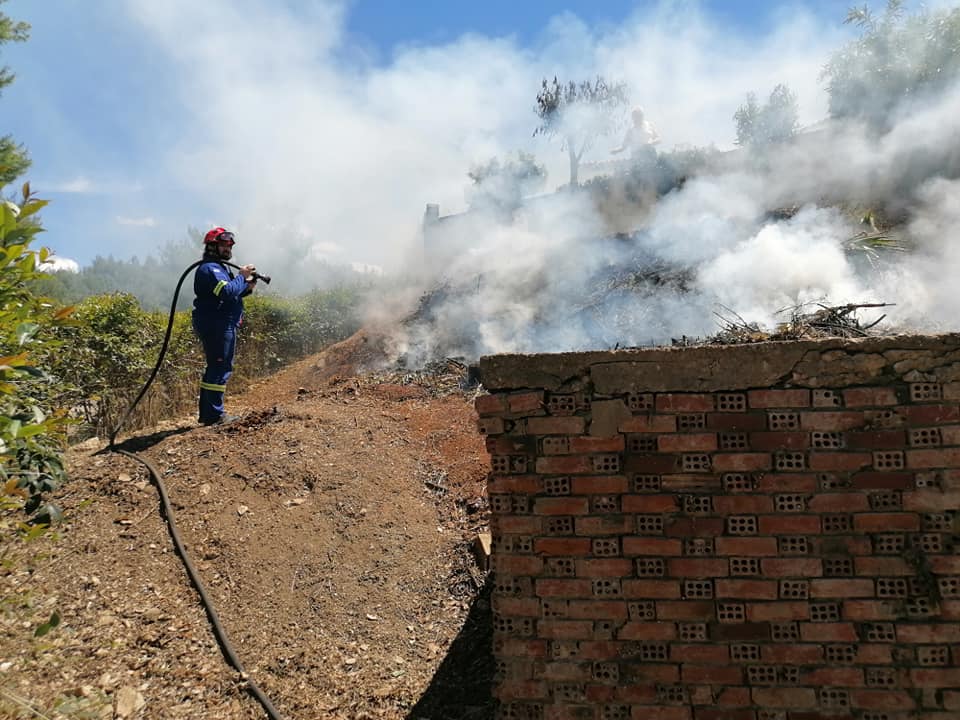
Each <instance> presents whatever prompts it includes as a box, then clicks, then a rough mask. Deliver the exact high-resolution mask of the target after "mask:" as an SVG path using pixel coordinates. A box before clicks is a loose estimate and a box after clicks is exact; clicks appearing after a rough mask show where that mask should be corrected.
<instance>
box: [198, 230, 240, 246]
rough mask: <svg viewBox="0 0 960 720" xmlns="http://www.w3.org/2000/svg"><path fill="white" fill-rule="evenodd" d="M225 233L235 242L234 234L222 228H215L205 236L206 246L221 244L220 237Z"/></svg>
mask: <svg viewBox="0 0 960 720" xmlns="http://www.w3.org/2000/svg"><path fill="white" fill-rule="evenodd" d="M224 233H227V234H228V235H229V236H230V240H233V233H232V232H230V231H229V230H227V229H226V228H222V227H215V228H214V229H213V230H211V231H210V232H208V233H207V234H206V235H204V236H203V244H204V245H212V244H213V243H216V242H220V236H221V235H223V234H224Z"/></svg>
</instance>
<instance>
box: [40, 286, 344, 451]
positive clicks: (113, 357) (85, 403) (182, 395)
mask: <svg viewBox="0 0 960 720" xmlns="http://www.w3.org/2000/svg"><path fill="white" fill-rule="evenodd" d="M359 302H360V292H359V291H358V290H354V289H349V288H343V289H338V290H328V291H321V290H316V291H314V292H312V293H309V294H308V295H305V296H302V297H299V298H296V299H293V300H290V299H286V298H280V297H276V296H271V295H260V294H254V295H251V296H250V297H248V298H247V299H246V301H245V306H246V313H245V317H244V322H243V327H242V328H241V331H240V335H239V338H238V348H237V361H236V368H235V375H234V377H233V378H232V379H231V380H230V383H229V388H230V391H231V392H238V391H240V390H242V389H243V388H244V387H245V386H246V385H247V384H248V383H249V382H251V381H252V380H254V379H256V378H258V377H262V376H263V375H265V374H268V373H270V372H273V371H275V370H277V369H279V368H281V367H283V366H284V365H286V364H288V363H290V362H292V361H294V360H297V359H299V358H302V357H304V356H306V355H309V354H310V353H314V352H317V351H319V350H321V349H322V348H323V347H325V346H327V345H329V344H331V343H333V342H337V341H339V340H342V339H344V338H345V337H348V336H349V335H350V334H352V333H353V332H355V331H356V330H357V328H358V327H359V314H358V306H359ZM168 320H169V313H168V312H167V313H161V312H148V311H145V310H143V309H142V308H141V307H140V304H139V302H138V301H137V299H136V298H135V297H134V296H133V295H131V294H129V293H112V294H109V295H97V296H94V297H89V298H86V299H85V300H83V301H82V302H81V303H79V304H78V305H77V306H76V310H75V312H74V313H73V322H72V324H71V325H70V326H69V327H63V328H60V330H59V334H58V337H59V339H60V341H61V346H62V347H61V350H60V352H58V353H57V354H56V355H55V356H51V357H50V363H51V369H52V373H53V374H54V375H55V376H56V377H57V378H58V380H59V382H60V389H61V394H60V396H59V397H58V401H59V402H60V403H61V405H62V406H64V407H69V408H70V410H71V414H72V415H73V416H74V417H75V418H77V419H78V420H79V421H80V425H79V427H78V429H77V430H76V431H75V432H74V437H75V439H81V438H83V437H88V436H90V435H93V434H96V435H99V436H101V437H106V436H109V435H110V434H111V433H112V432H113V431H114V430H115V428H116V426H117V424H118V423H119V422H120V420H121V418H122V417H123V415H124V414H125V413H126V410H127V408H128V407H129V405H130V403H131V402H132V401H133V400H134V398H135V397H136V396H137V394H138V393H139V392H140V390H141V388H142V387H143V384H144V383H145V382H146V380H147V378H148V377H149V374H150V372H151V370H152V369H153V367H154V365H155V364H156V361H157V358H158V353H159V350H160V345H161V342H162V340H163V336H164V333H165V331H166V327H167V322H168ZM203 367H204V359H203V352H202V350H201V347H200V342H199V340H198V339H197V338H196V336H195V334H194V331H193V328H192V324H191V319H190V312H189V311H181V312H177V313H176V314H175V315H174V326H173V330H172V332H171V335H170V341H169V345H168V347H167V353H166V356H165V358H164V361H163V364H162V365H161V367H160V370H159V372H158V373H157V377H156V379H155V380H154V382H153V384H152V385H151V388H150V391H149V392H148V393H147V394H146V396H145V397H144V398H143V400H141V402H140V404H139V405H138V406H137V409H136V411H135V412H134V413H133V414H132V415H131V417H130V418H129V419H128V420H127V421H126V422H125V424H124V428H123V429H124V430H125V431H132V430H136V429H138V428H142V427H146V426H149V425H152V424H155V423H156V422H157V421H158V420H161V419H165V418H170V417H174V416H176V415H178V414H182V413H188V412H192V411H193V410H194V409H195V406H196V398H197V390H198V382H199V378H200V374H201V373H202V372H203Z"/></svg>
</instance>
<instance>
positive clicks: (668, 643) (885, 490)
mask: <svg viewBox="0 0 960 720" xmlns="http://www.w3.org/2000/svg"><path fill="white" fill-rule="evenodd" d="M480 370H481V377H482V380H483V382H484V384H485V386H486V387H487V389H488V390H490V391H491V394H490V395H485V396H482V397H480V398H478V400H477V403H476V407H477V411H478V413H479V415H480V420H479V425H480V429H481V432H484V433H485V434H486V435H487V446H488V449H489V451H490V454H491V460H492V467H493V472H492V474H491V477H490V480H489V495H490V502H491V505H492V509H493V516H492V521H491V530H492V533H493V555H492V558H491V561H492V562H491V566H492V569H493V571H494V582H495V589H494V595H493V604H494V605H493V607H494V633H495V635H494V653H495V656H496V660H497V669H498V679H497V683H496V694H497V697H498V698H499V700H500V708H499V711H498V712H499V717H500V718H505V719H510V720H513V719H537V720H539V719H540V718H543V719H544V720H561V719H568V718H571V719H572V718H578V719H579V718H583V719H590V720H623V719H627V718H630V719H631V720H826V719H827V718H836V719H844V718H846V719H849V720H907V719H908V718H909V719H910V720H934V719H936V720H947V719H948V718H949V719H951V720H956V719H957V718H960V555H958V547H960V544H958V541H960V512H958V510H960V337H958V336H943V337H932V338H929V337H928V338H911V337H908V338H886V339H871V340H866V341H859V342H851V341H833V342H820V343H814V342H807V343H768V344H761V345H754V346H744V347H726V348H687V349H660V350H647V351H621V352H609V353H574V354H566V355H543V356H494V357H490V358H484V359H483V360H482V361H481V366H480Z"/></svg>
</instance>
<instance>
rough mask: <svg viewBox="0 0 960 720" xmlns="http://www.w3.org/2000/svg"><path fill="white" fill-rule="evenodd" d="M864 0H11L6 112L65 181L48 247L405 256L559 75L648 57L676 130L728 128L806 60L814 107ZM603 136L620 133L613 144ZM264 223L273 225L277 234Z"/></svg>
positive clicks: (517, 130) (664, 129)
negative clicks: (215, 232) (295, 249)
mask: <svg viewBox="0 0 960 720" xmlns="http://www.w3.org/2000/svg"><path fill="white" fill-rule="evenodd" d="M846 7H847V3H846V2H825V1H823V0H807V1H806V2H801V3H779V4H778V3H771V2H759V1H749V2H721V1H720V0H710V1H708V2H703V3H691V2H686V3H669V2H664V3H658V4H654V3H642V2H641V3H637V2H626V1H624V0H604V1H603V2H596V0H594V1H592V2H587V1H576V2H564V3H559V2H542V1H533V0H531V1H528V2H522V3H517V2H509V3H508V2H507V1H506V0H488V2H485V3H477V2H449V3H416V2H408V3H395V2H373V1H365V0H355V1H354V2H350V3H347V4H345V5H343V4H337V3H332V2H323V1H320V0H318V1H316V2H306V1H304V2H297V1H295V0H283V2H276V1H275V2H269V1H268V0H237V1H235V2H228V1H227V0H209V1H205V2H203V3H197V2H195V1H194V2H188V1H187V0H165V1H164V2H156V0H97V1H95V2H89V0H46V1H45V2H37V0H10V1H9V2H8V3H6V4H5V5H3V6H2V8H0V9H2V11H3V12H5V13H7V14H8V15H10V16H12V17H14V18H16V19H22V20H26V21H27V22H29V23H31V25H32V26H33V29H32V37H31V39H30V40H29V41H28V42H27V43H25V44H22V45H8V46H6V47H4V49H3V50H2V51H0V64H6V65H9V66H11V68H12V69H13V70H14V71H15V72H16V74H17V82H16V83H15V84H14V85H13V86H11V87H10V88H8V89H7V90H6V92H5V93H4V94H3V96H2V97H0V109H2V114H0V117H2V118H3V122H2V123H0V133H4V134H5V133H11V134H12V135H13V136H14V137H15V138H16V139H17V140H18V141H20V142H23V143H24V144H25V145H26V147H27V148H28V150H29V151H30V154H31V156H32V158H33V163H34V164H33V167H32V169H31V170H30V172H29V174H28V176H27V178H26V179H29V180H30V181H31V182H32V184H33V186H34V188H35V189H36V190H37V191H38V192H39V193H40V195H41V196H42V197H45V198H48V199H51V200H52V201H53V202H52V204H51V206H50V207H49V209H48V210H47V211H45V214H44V220H45V224H46V226H47V229H48V233H47V235H46V236H45V241H46V244H48V245H49V246H51V247H52V248H54V250H56V251H57V253H58V254H60V255H62V256H65V257H69V258H74V259H76V260H78V261H79V262H80V263H81V264H86V263H88V262H89V261H90V260H92V259H93V257H94V256H96V255H98V254H104V255H107V254H112V255H114V256H116V257H130V256H139V257H143V256H145V255H147V254H150V253H151V252H153V251H154V250H155V248H156V247H157V246H158V245H162V244H163V243H165V242H167V241H169V240H179V239H180V238H182V237H183V236H184V234H185V232H186V229H187V228H188V227H206V226H207V225H213V224H220V225H226V226H229V227H235V228H237V229H238V238H239V240H240V243H241V246H240V247H238V257H240V256H243V255H244V253H243V252H241V248H242V246H243V242H244V237H245V235H244V233H246V237H247V238H248V239H249V240H248V245H247V247H248V248H249V249H250V250H249V251H250V252H253V250H254V248H255V249H256V252H258V253H260V254H269V252H271V251H272V250H275V249H276V247H277V246H278V244H283V243H284V242H287V240H288V239H291V238H297V239H299V240H305V241H306V242H307V244H308V245H309V252H310V253H311V254H314V255H316V256H318V257H323V258H325V259H329V260H330V261H331V262H354V261H357V262H366V263H374V264H381V265H384V264H385V265H389V264H390V263H391V262H392V261H396V260H397V259H398V257H400V256H401V255H402V253H403V248H405V247H407V246H408V245H409V244H410V243H411V242H414V239H415V237H416V232H417V226H418V222H419V219H420V216H421V214H422V208H423V205H424V203H426V202H441V204H442V207H443V211H444V212H446V211H454V210H456V209H457V208H458V207H459V206H461V205H462V200H463V184H464V173H465V172H466V170H467V168H468V167H469V164H470V163H471V162H475V161H478V160H481V159H485V158H487V157H490V156H492V155H495V154H499V153H503V152H508V151H511V150H515V149H520V148H523V149H527V150H531V151H533V152H535V153H537V155H538V157H542V158H543V160H544V161H545V162H547V163H548V165H550V166H551V179H553V178H555V183H556V184H559V183H560V182H562V181H563V177H562V176H561V175H560V174H556V173H554V172H553V169H554V167H556V168H557V172H558V173H559V172H560V171H561V170H562V161H563V158H562V155H561V154H560V153H559V150H558V148H557V147H555V146H550V145H549V144H546V143H543V142H539V144H538V141H534V140H532V139H531V137H530V136H531V132H532V128H533V124H534V123H533V121H534V119H535V118H534V117H533V115H532V112H531V108H532V99H533V95H534V94H535V92H536V87H537V82H538V79H539V78H540V77H543V76H545V75H549V74H553V73H559V74H561V75H563V76H570V77H573V76H585V77H589V76H590V75H592V74H594V73H596V72H604V73H607V74H611V75H614V74H615V75H618V76H622V77H625V78H626V79H627V80H628V81H629V83H630V84H631V87H632V88H634V89H635V90H636V93H635V94H636V95H640V96H642V97H638V98H636V99H637V101H638V102H643V104H644V105H645V107H648V108H649V111H648V114H649V115H651V116H652V117H653V119H654V121H655V122H657V121H658V122H659V123H660V128H661V134H663V135H665V139H666V140H667V141H668V142H669V144H670V145H689V144H705V143H711V142H712V143H716V144H718V145H721V146H722V145H725V144H727V145H728V144H729V143H730V141H731V140H732V135H733V126H732V122H731V121H730V119H729V118H730V116H731V114H732V111H733V110H734V109H735V108H736V106H737V104H738V103H739V102H740V101H741V100H742V97H743V95H744V93H745V92H746V91H749V90H755V91H758V92H760V93H761V94H763V93H765V92H769V90H770V89H772V87H773V85H774V84H775V83H776V82H779V81H789V82H790V83H791V87H794V88H795V89H796V90H797V91H798V93H799V94H800V97H801V105H802V108H801V109H802V112H803V113H804V119H805V120H808V121H811V122H812V121H815V120H816V119H818V118H819V117H822V116H823V112H824V98H823V96H822V88H819V81H818V79H817V77H816V75H817V72H818V70H819V68H820V67H821V66H822V64H823V62H824V61H825V59H826V57H827V53H828V52H829V50H830V49H831V48H834V47H836V46H837V45H838V43H840V42H842V41H843V40H844V39H845V38H848V37H849V34H850V29H849V28H845V27H843V26H842V25H841V20H842V18H843V16H844V15H845V12H846ZM597 152H598V153H601V152H602V151H601V150H598V151H597ZM254 238H255V239H254Z"/></svg>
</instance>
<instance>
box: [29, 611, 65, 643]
mask: <svg viewBox="0 0 960 720" xmlns="http://www.w3.org/2000/svg"><path fill="white" fill-rule="evenodd" d="M59 624H60V613H58V612H57V611H56V610H54V611H53V614H52V615H51V616H50V619H49V620H47V621H46V622H45V623H42V624H40V625H38V626H37V629H36V630H34V631H33V636H34V637H43V636H44V635H46V634H47V633H48V632H50V631H51V630H53V629H54V628H55V627H57V625H59Z"/></svg>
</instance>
